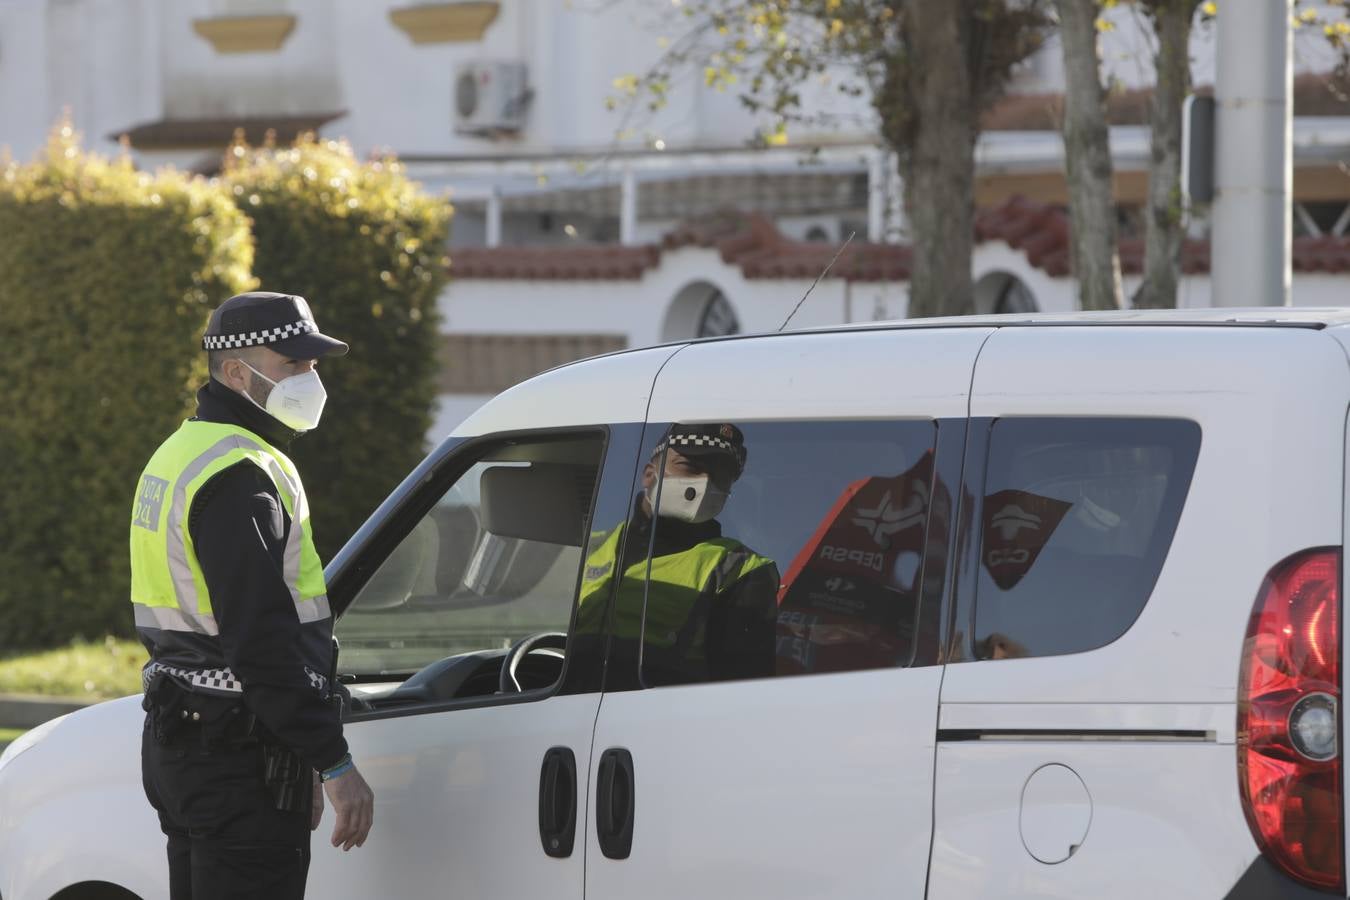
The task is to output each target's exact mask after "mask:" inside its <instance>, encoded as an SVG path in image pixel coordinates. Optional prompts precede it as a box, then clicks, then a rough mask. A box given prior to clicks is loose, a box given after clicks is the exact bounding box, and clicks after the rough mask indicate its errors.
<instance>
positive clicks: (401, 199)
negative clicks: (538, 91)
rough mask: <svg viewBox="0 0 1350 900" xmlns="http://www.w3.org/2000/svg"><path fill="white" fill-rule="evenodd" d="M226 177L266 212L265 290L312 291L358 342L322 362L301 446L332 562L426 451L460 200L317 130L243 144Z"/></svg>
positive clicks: (261, 261)
mask: <svg viewBox="0 0 1350 900" xmlns="http://www.w3.org/2000/svg"><path fill="white" fill-rule="evenodd" d="M223 178H224V180H225V183H226V184H227V185H228V186H229V187H230V189H231V190H232V192H233V194H234V198H235V202H236V203H238V204H239V207H240V208H241V209H243V210H244V211H245V212H246V213H247V214H248V215H249V216H251V217H252V219H253V235H254V239H255V242H256V246H257V250H256V257H255V260H254V268H253V271H254V274H255V275H257V276H258V279H259V281H260V289H261V290H269V291H283V292H287V293H294V294H301V295H303V296H304V297H305V298H307V299H308V300H309V304H310V306H311V308H312V309H313V310H314V316H315V318H316V319H317V320H318V322H319V327H320V328H321V329H322V330H323V332H324V333H325V334H330V335H332V336H334V337H337V338H340V339H341V340H344V341H347V342H348V343H349V344H351V352H350V353H349V354H348V355H347V356H345V357H340V358H335V359H330V360H325V361H324V362H323V363H321V365H320V369H319V371H320V374H321V375H322V377H323V381H324V384H325V385H326V386H327V388H328V405H327V406H326V407H325V409H324V414H323V421H322V423H321V424H320V425H319V427H318V428H317V429H316V430H315V431H314V432H313V433H312V434H308V435H305V436H304V437H302V438H301V439H300V440H298V441H296V442H295V444H294V445H293V446H292V448H291V449H292V456H293V458H294V459H295V462H296V465H297V466H298V467H299V469H300V472H301V475H302V477H303V478H304V481H305V484H306V485H307V486H308V491H309V494H310V504H311V509H312V510H313V518H314V523H315V529H314V533H315V540H316V543H317V544H318V548H319V552H320V555H321V556H322V557H323V559H324V560H325V561H326V560H328V559H330V558H331V557H332V555H333V554H334V553H335V552H336V551H337V550H338V549H339V548H340V547H341V546H342V544H343V543H344V542H345V541H346V540H347V538H348V537H350V536H351V534H352V533H353V532H354V531H355V530H356V528H357V527H359V526H360V524H361V523H362V521H364V520H365V518H366V517H367V516H368V515H369V514H370V513H371V512H372V511H373V510H374V509H375V507H376V506H378V505H379V503H380V502H381V501H382V500H383V499H384V498H385V496H386V495H387V494H388V493H389V491H390V490H391V489H393V487H394V486H395V485H397V484H398V482H399V481H400V480H402V478H403V477H404V475H406V474H407V472H408V471H409V470H410V469H411V468H412V467H413V466H414V465H415V464H416V463H417V462H418V461H419V460H421V458H422V456H423V455H424V454H425V452H426V448H425V446H424V444H425V436H426V432H427V429H428V428H429V427H430V424H431V411H432V406H433V403H434V401H435V396H436V386H435V378H436V371H437V342H438V336H439V328H438V316H437V311H436V309H437V308H436V298H437V295H438V294H439V293H440V291H441V288H442V286H443V285H444V283H445V278H446V260H445V242H446V238H447V236H448V229H449V222H450V214H451V210H450V206H449V204H448V203H447V202H446V201H445V200H443V199H439V198H435V197H432V196H429V195H428V194H426V193H424V192H423V191H422V190H421V189H420V188H419V186H418V185H417V184H415V183H414V182H411V181H409V180H408V179H407V178H406V177H405V175H404V174H403V171H402V167H401V166H400V165H399V164H398V163H397V162H396V161H393V160H375V161H371V162H361V161H359V160H357V159H356V158H355V157H354V156H353V154H352V151H351V149H350V148H349V147H348V146H347V145H345V144H343V143H338V142H334V141H324V142H317V141H315V140H313V139H310V138H302V139H301V140H300V141H298V142H297V143H296V145H295V146H294V147H290V148H286V149H274V148H271V147H263V148H248V147H245V146H243V145H236V146H235V147H232V148H231V149H230V151H229V153H228V154H227V155H226V168H225V173H224V175H223Z"/></svg>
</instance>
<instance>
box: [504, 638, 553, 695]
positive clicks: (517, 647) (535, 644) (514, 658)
mask: <svg viewBox="0 0 1350 900" xmlns="http://www.w3.org/2000/svg"><path fill="white" fill-rule="evenodd" d="M544 648H549V649H554V650H566V649H567V635H565V634H563V633H562V632H561V631H541V632H539V633H538V634H531V635H527V636H525V637H523V638H521V639H520V640H518V641H516V642H515V644H513V645H512V646H511V649H510V650H508V651H506V657H505V658H504V659H503V660H502V673H501V677H500V678H498V680H497V690H498V692H500V693H503V694H512V693H516V694H518V693H520V692H521V691H523V690H525V688H523V687H521V684H520V681H519V679H517V678H516V669H518V668H519V667H520V661H521V660H522V659H524V658H525V657H526V655H528V654H530V653H533V652H534V651H535V650H542V649H544ZM558 655H559V656H561V655H562V654H561V653H559V654H558Z"/></svg>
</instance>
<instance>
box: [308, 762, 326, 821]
mask: <svg viewBox="0 0 1350 900" xmlns="http://www.w3.org/2000/svg"><path fill="white" fill-rule="evenodd" d="M322 821H323V782H322V781H320V780H319V773H318V772H315V773H314V806H313V809H312V810H311V811H310V814H309V830H310V831H314V830H316V829H317V828H318V827H319V823H320V822H322Z"/></svg>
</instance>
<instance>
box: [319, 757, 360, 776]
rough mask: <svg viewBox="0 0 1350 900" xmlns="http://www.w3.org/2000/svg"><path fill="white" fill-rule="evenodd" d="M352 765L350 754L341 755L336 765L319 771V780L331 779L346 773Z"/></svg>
mask: <svg viewBox="0 0 1350 900" xmlns="http://www.w3.org/2000/svg"><path fill="white" fill-rule="evenodd" d="M352 767H353V763H352V755H351V754H350V753H348V754H347V755H346V756H344V757H342V759H341V760H339V761H338V764H337V765H335V766H330V767H329V768H327V769H324V770H323V771H322V772H320V773H319V780H320V781H332V780H333V779H334V778H337V777H339V776H342V775H346V774H347V772H348V771H350V770H351V769H352Z"/></svg>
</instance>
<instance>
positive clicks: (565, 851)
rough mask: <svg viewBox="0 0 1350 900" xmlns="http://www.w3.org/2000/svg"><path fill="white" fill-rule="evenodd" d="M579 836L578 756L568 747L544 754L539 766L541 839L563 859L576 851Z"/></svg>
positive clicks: (554, 748)
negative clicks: (573, 850) (573, 848)
mask: <svg viewBox="0 0 1350 900" xmlns="http://www.w3.org/2000/svg"><path fill="white" fill-rule="evenodd" d="M576 837H577V758H576V756H575V755H574V754H573V753H572V751H571V750H570V749H568V748H567V747H553V748H551V749H550V750H549V751H548V752H547V753H545V754H544V765H543V766H542V767H541V768H540V770H539V840H540V841H541V842H543V845H544V852H545V853H547V854H548V855H549V856H553V857H557V858H559V859H562V858H565V857H568V856H571V855H572V846H573V845H574V844H575V843H576Z"/></svg>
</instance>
